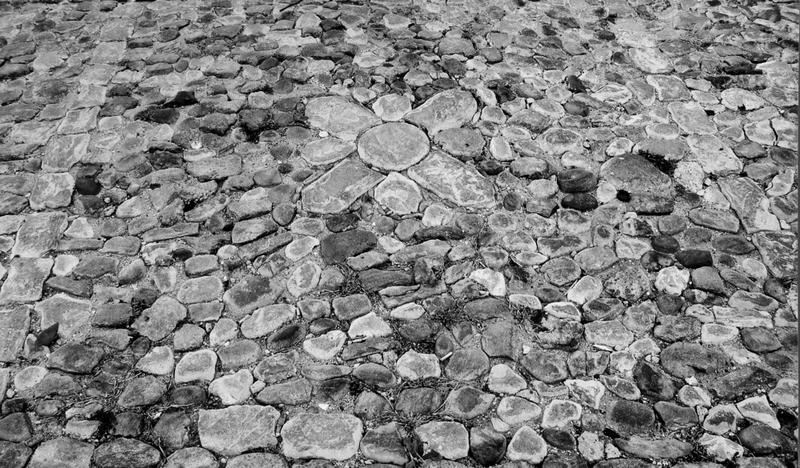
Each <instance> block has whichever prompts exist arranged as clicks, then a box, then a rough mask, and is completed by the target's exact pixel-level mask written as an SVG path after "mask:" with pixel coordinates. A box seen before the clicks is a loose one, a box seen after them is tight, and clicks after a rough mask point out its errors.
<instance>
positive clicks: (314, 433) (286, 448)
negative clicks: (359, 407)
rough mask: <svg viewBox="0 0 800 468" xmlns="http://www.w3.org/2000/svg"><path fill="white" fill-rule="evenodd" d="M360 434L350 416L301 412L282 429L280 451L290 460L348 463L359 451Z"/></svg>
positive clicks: (360, 426)
mask: <svg viewBox="0 0 800 468" xmlns="http://www.w3.org/2000/svg"><path fill="white" fill-rule="evenodd" d="M362 431H363V425H362V423H361V421H360V420H359V419H358V418H356V417H354V416H352V415H348V414H311V413H302V414H299V415H297V416H295V417H293V418H292V419H290V420H289V421H287V422H286V423H285V424H284V425H283V428H281V438H282V439H283V443H282V447H281V448H282V451H283V454H284V455H286V456H287V457H289V458H324V459H327V460H347V459H348V458H351V457H352V456H354V455H355V454H356V452H357V451H358V444H359V442H360V441H361V433H362Z"/></svg>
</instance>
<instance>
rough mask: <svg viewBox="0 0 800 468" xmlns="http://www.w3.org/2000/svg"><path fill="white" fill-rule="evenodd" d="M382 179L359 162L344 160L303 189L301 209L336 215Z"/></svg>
mask: <svg viewBox="0 0 800 468" xmlns="http://www.w3.org/2000/svg"><path fill="white" fill-rule="evenodd" d="M382 179H383V176H381V175H380V174H379V173H377V172H375V171H373V170H371V169H369V168H368V167H366V166H365V165H364V164H363V163H362V162H360V161H357V160H354V159H346V160H344V161H342V162H341V163H339V164H337V165H336V166H334V167H333V169H331V170H330V171H328V172H326V173H325V174H324V175H323V176H322V177H320V178H319V179H317V180H315V181H314V182H312V183H311V184H309V185H308V186H307V187H305V188H304V189H303V208H305V209H306V210H308V211H310V212H312V213H338V212H340V211H343V210H345V209H347V208H348V207H349V206H350V205H352V204H353V202H354V201H356V199H357V198H358V197H360V196H361V195H363V194H364V193H366V192H367V191H368V190H369V189H371V188H372V187H374V186H375V185H376V184H377V183H378V182H380V181H381V180H382Z"/></svg>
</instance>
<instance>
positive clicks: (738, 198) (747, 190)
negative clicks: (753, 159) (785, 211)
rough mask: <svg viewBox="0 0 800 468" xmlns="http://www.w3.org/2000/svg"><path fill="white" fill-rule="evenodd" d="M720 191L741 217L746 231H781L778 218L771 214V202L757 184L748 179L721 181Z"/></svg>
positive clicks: (729, 178) (731, 178)
mask: <svg viewBox="0 0 800 468" xmlns="http://www.w3.org/2000/svg"><path fill="white" fill-rule="evenodd" d="M717 183H718V184H719V189H720V191H721V192H722V194H723V195H725V198H727V199H728V201H729V202H730V203H731V208H733V210H734V211H736V214H738V215H739V220H741V222H742V226H744V229H745V231H747V232H748V233H749V234H752V233H754V232H758V231H779V230H780V229H781V224H780V222H779V221H778V218H777V217H776V216H775V215H774V214H772V213H770V212H769V200H768V199H767V197H766V196H765V195H764V192H763V191H762V190H761V187H759V186H758V185H757V184H756V183H755V182H753V181H752V180H751V179H748V178H746V177H728V178H725V179H719V181H718V182H717Z"/></svg>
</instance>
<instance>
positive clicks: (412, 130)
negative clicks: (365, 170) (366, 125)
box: [358, 123, 430, 171]
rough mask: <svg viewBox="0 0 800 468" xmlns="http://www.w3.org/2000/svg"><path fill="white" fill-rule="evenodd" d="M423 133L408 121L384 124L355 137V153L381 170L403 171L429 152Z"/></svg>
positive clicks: (428, 144)
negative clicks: (356, 148) (356, 146)
mask: <svg viewBox="0 0 800 468" xmlns="http://www.w3.org/2000/svg"><path fill="white" fill-rule="evenodd" d="M429 150H430V142H429V141H428V137H427V136H426V135H425V132H423V131H422V130H420V129H418V128H417V127H415V126H413V125H409V124H407V123H387V124H383V125H378V126H377V127H374V128H371V129H369V130H367V131H366V132H364V134H363V135H362V136H361V138H359V139H358V154H359V156H360V157H361V160H362V161H364V162H365V163H367V164H369V165H370V166H372V167H374V168H377V169H381V170H384V171H402V170H404V169H407V168H409V167H411V166H413V165H414V164H416V163H418V162H420V161H421V160H422V158H424V157H425V155H426V154H428V151H429Z"/></svg>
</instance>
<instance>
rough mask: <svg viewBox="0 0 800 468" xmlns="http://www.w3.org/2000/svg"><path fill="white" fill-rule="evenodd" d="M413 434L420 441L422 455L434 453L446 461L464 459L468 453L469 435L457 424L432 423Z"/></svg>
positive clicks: (419, 428) (417, 429) (420, 427)
mask: <svg viewBox="0 0 800 468" xmlns="http://www.w3.org/2000/svg"><path fill="white" fill-rule="evenodd" d="M414 432H415V433H416V434H417V437H419V439H420V441H422V448H423V452H424V453H431V452H436V453H438V454H439V455H440V456H442V457H443V458H446V459H448V460H458V459H459V458H464V457H466V456H467V454H468V452H469V434H468V433H467V430H466V429H465V428H464V426H463V425H461V424H459V423H457V422H446V421H432V422H429V423H425V424H423V425H421V426H419V427H417V428H416V429H415V430H414Z"/></svg>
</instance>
